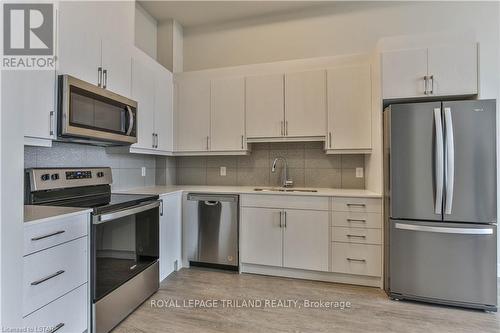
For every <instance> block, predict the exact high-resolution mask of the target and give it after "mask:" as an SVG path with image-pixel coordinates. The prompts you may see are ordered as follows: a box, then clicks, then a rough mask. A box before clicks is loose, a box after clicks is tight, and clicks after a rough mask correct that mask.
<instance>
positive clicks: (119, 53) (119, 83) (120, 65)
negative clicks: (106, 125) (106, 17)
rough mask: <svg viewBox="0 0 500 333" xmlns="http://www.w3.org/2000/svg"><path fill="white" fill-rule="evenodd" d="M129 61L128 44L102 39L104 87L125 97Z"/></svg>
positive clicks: (127, 86)
mask: <svg viewBox="0 0 500 333" xmlns="http://www.w3.org/2000/svg"><path fill="white" fill-rule="evenodd" d="M131 63H132V57H131V46H130V45H127V44H124V43H120V42H117V41H115V40H112V39H103V40H102V68H103V71H104V72H103V85H104V87H105V88H106V89H108V90H109V91H112V92H114V93H117V94H119V95H122V96H125V97H128V96H130V89H131V87H130V86H131V82H130V81H131V73H130V71H131ZM149 79H150V80H151V77H150V78H149Z"/></svg>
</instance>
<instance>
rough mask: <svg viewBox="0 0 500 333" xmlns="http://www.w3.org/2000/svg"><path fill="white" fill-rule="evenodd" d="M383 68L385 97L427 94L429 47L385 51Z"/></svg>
mask: <svg viewBox="0 0 500 333" xmlns="http://www.w3.org/2000/svg"><path fill="white" fill-rule="evenodd" d="M382 70H383V74H382V75H383V88H382V89H383V96H384V98H385V99H390V98H403V97H420V96H426V87H425V85H426V80H425V77H426V76H427V49H416V50H403V51H392V52H387V53H384V54H383V55H382Z"/></svg>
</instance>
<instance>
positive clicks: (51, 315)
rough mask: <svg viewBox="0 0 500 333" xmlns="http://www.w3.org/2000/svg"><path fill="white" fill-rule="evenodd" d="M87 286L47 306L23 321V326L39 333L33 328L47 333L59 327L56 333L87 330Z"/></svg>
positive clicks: (73, 332)
mask: <svg viewBox="0 0 500 333" xmlns="http://www.w3.org/2000/svg"><path fill="white" fill-rule="evenodd" d="M87 286H88V285H87V284H84V285H82V286H80V287H78V288H77V289H75V290H73V291H71V292H70V293H68V294H66V295H64V296H62V297H61V298H58V299H56V300H55V301H54V302H52V303H50V304H47V305H46V306H44V307H43V308H41V309H40V310H38V311H35V312H33V313H32V314H30V315H29V316H27V317H25V318H24V319H23V326H24V327H26V328H29V329H33V332H39V330H36V329H35V328H41V327H43V328H47V332H48V331H50V330H51V329H52V330H53V329H54V328H56V327H61V328H60V329H58V330H57V333H63V332H68V333H75V332H84V331H85V330H87V322H88V321H87V318H88V308H89V306H90V305H89V303H88V301H87V300H88V297H87V295H88V287H87Z"/></svg>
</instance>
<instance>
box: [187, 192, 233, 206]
mask: <svg viewBox="0 0 500 333" xmlns="http://www.w3.org/2000/svg"><path fill="white" fill-rule="evenodd" d="M187 199H188V200H190V201H205V203H206V204H207V202H208V205H212V206H213V205H215V204H216V203H217V202H238V196H237V195H220V194H215V195H214V194H202V193H200V194H193V193H188V195H187ZM214 203H215V204H214Z"/></svg>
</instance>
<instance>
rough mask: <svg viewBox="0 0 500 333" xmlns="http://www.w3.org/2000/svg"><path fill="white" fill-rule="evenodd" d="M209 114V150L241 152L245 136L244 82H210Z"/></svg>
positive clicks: (225, 80)
mask: <svg viewBox="0 0 500 333" xmlns="http://www.w3.org/2000/svg"><path fill="white" fill-rule="evenodd" d="M211 98H212V108H211V113H210V133H211V134H210V138H211V140H210V141H211V142H210V143H211V147H210V149H211V150H215V151H221V150H232V151H235V150H243V149H244V148H245V147H244V146H245V145H244V134H245V80H244V78H242V77H237V78H224V79H217V80H213V81H212V92H211Z"/></svg>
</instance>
